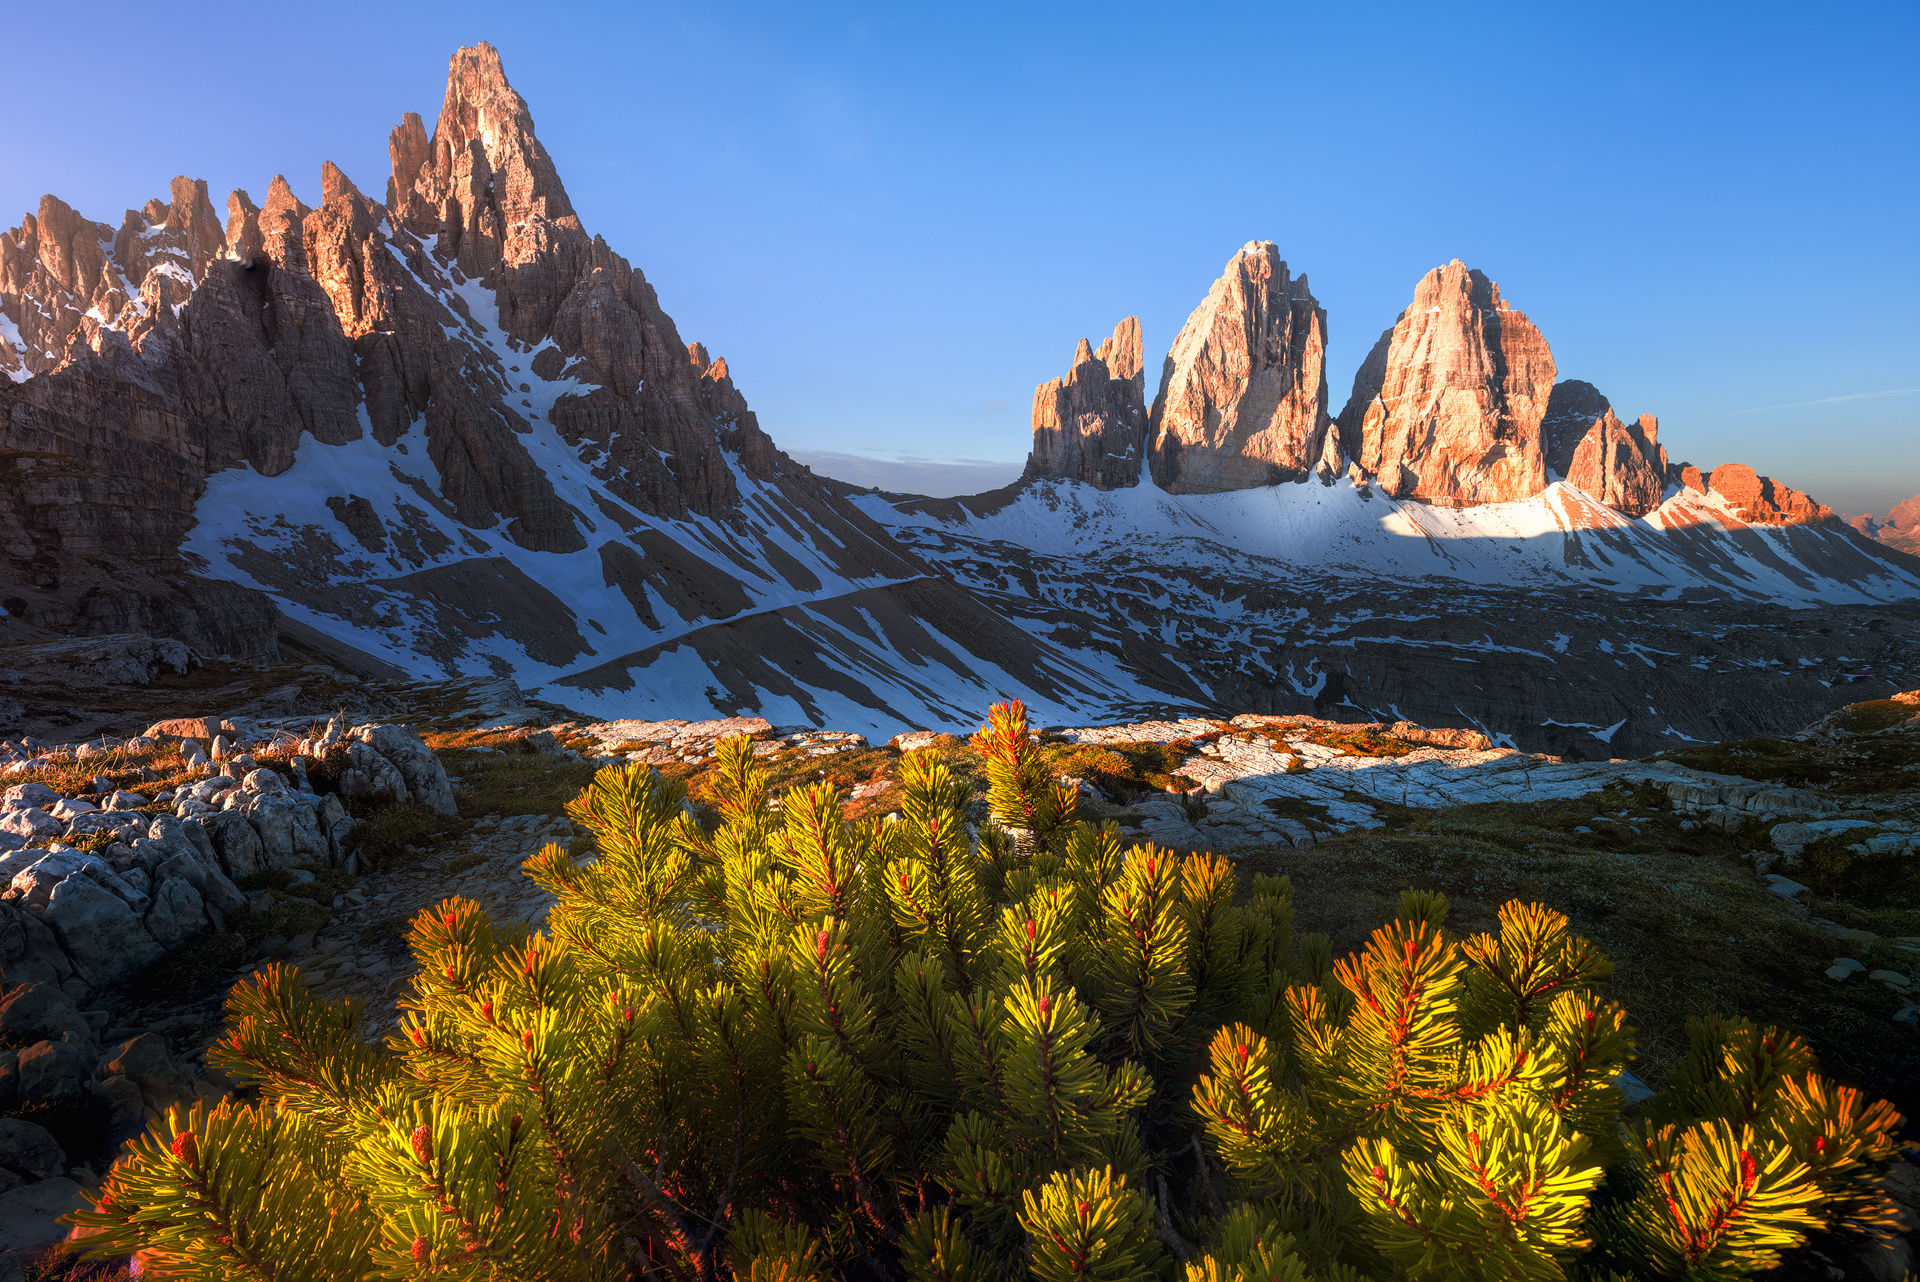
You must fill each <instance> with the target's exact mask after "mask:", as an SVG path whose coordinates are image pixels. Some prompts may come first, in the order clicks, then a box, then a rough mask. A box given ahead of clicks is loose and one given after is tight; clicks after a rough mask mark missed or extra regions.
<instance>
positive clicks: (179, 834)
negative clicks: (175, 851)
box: [147, 815, 220, 867]
mask: <svg viewBox="0 0 1920 1282" xmlns="http://www.w3.org/2000/svg"><path fill="white" fill-rule="evenodd" d="M147 836H149V837H151V838H153V839H154V840H155V841H159V842H164V843H166V844H167V845H170V846H171V845H175V844H177V843H180V842H185V843H186V844H187V845H190V846H192V847H193V848H194V849H195V850H197V851H199V852H200V857H201V859H202V860H203V861H204V862H206V863H208V864H211V865H214V866H216V867H217V866H218V865H219V863H220V855H219V852H217V851H216V850H215V849H214V848H213V841H212V839H211V838H210V837H208V836H207V830H206V828H205V827H204V826H202V825H200V824H197V823H186V822H184V821H182V820H181V819H179V818H177V817H175V816H173V815H159V816H157V817H156V818H155V819H154V821H153V823H152V824H151V825H149V826H148V828H147Z"/></svg>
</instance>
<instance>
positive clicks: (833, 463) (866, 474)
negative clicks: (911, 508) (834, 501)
mask: <svg viewBox="0 0 1920 1282" xmlns="http://www.w3.org/2000/svg"><path fill="white" fill-rule="evenodd" d="M788 454H789V455H790V456H791V457H792V458H793V460H794V461H795V462H797V463H804V464H805V465H806V466H808V467H810V468H812V469H813V470H814V471H816V472H818V473H820V474H821V475H823V476H831V477H833V478H834V479H836V480H840V481H846V482H849V483H850V484H853V485H860V486H866V487H868V488H871V489H879V490H887V491H890V492H893V493H896V494H925V495H929V496H931V497H933V498H943V499H944V498H952V497H953V496H955V495H957V494H982V493H985V492H986V491H988V490H997V489H999V488H1000V487H1001V486H1003V485H1010V484H1012V483H1013V482H1014V481H1017V480H1019V479H1020V472H1021V469H1022V467H1023V466H1024V463H1014V462H1006V461H1000V460H993V459H957V460H955V461H953V462H950V463H936V462H933V461H932V460H931V459H925V458H907V457H900V458H893V459H881V458H869V457H867V456H866V455H863V454H843V453H841V452H839V451H837V450H789V451H788Z"/></svg>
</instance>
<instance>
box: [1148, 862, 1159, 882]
mask: <svg viewBox="0 0 1920 1282" xmlns="http://www.w3.org/2000/svg"><path fill="white" fill-rule="evenodd" d="M1158 871H1159V861H1158V860H1157V859H1152V858H1149V859H1148V860H1147V876H1149V877H1151V876H1153V875H1154V874H1155V873H1156V872H1158Z"/></svg>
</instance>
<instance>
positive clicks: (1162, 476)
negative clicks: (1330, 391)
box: [1148, 241, 1330, 494]
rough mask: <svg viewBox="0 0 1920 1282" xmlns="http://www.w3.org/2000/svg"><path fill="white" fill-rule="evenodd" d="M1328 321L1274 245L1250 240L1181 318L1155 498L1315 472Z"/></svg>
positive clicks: (1158, 434) (1168, 373) (1156, 427)
mask: <svg viewBox="0 0 1920 1282" xmlns="http://www.w3.org/2000/svg"><path fill="white" fill-rule="evenodd" d="M1326 350H1327V313H1326V309H1325V308H1323V307H1321V306H1320V304H1319V303H1318V302H1316V301H1315V300H1314V297H1313V294H1312V292H1311V291H1310V290H1309V289H1308V288H1307V278H1306V277H1305V276H1300V277H1298V278H1294V277H1292V276H1291V275H1290V274H1289V272H1288V269H1287V264H1286V263H1285V261H1283V260H1282V259H1281V257H1280V251H1279V249H1278V247H1276V246H1275V245H1274V243H1273V242H1272V241H1248V242H1247V244H1246V245H1245V246H1244V247H1243V248H1242V249H1241V250H1240V252H1239V253H1237V254H1235V255H1234V256H1233V258H1232V260H1231V261H1229V262H1228V263H1227V265H1226V268H1225V270H1224V271H1222V273H1221V275H1220V278H1219V279H1218V280H1216V281H1215V282H1214V283H1213V288H1212V289H1210V290H1208V291H1207V297H1206V299H1205V300H1204V301H1203V302H1202V303H1201V304H1200V306H1198V307H1196V308H1195V309H1194V311H1193V314H1192V315H1191V316H1189V317H1188V318H1187V323H1186V325H1185V326H1184V327H1183V328H1182V329H1181V331H1180V334H1179V337H1177V338H1175V339H1174V342H1173V350H1172V351H1170V352H1169V353H1168V354H1167V359H1166V364H1165V365H1164V367H1163V369H1162V372H1161V375H1160V391H1159V394H1158V395H1156V396H1155V397H1154V400H1153V410H1152V415H1151V421H1150V424H1149V429H1148V430H1149V433H1150V438H1151V439H1150V464H1151V467H1152V471H1153V479H1154V481H1155V483H1156V484H1158V485H1159V486H1160V488H1162V489H1164V490H1168V491H1170V492H1172V493H1175V494H1213V493H1218V492H1220V491H1223V490H1239V489H1246V488H1248V487H1249V486H1255V485H1273V484H1276V483H1278V482H1281V481H1291V480H1298V479H1300V478H1301V477H1304V476H1305V475H1306V474H1307V473H1308V472H1309V471H1310V470H1312V468H1313V467H1314V465H1315V464H1316V463H1318V462H1320V460H1321V458H1322V455H1323V452H1324V450H1325V446H1326V441H1327V431H1328V425H1329V422H1330V420H1329V419H1328V417H1327V357H1326Z"/></svg>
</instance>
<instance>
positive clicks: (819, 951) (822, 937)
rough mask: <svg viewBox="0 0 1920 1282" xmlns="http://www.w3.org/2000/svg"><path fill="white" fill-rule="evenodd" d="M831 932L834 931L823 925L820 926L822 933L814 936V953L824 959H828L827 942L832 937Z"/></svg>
mask: <svg viewBox="0 0 1920 1282" xmlns="http://www.w3.org/2000/svg"><path fill="white" fill-rule="evenodd" d="M831 934H832V932H830V931H829V930H828V929H827V928H826V927H825V926H822V927H821V928H820V933H819V934H817V935H815V936H814V937H813V955H814V956H815V957H818V958H819V959H820V960H822V961H825V960H826V957H827V943H828V941H829V939H830V938H831Z"/></svg>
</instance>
